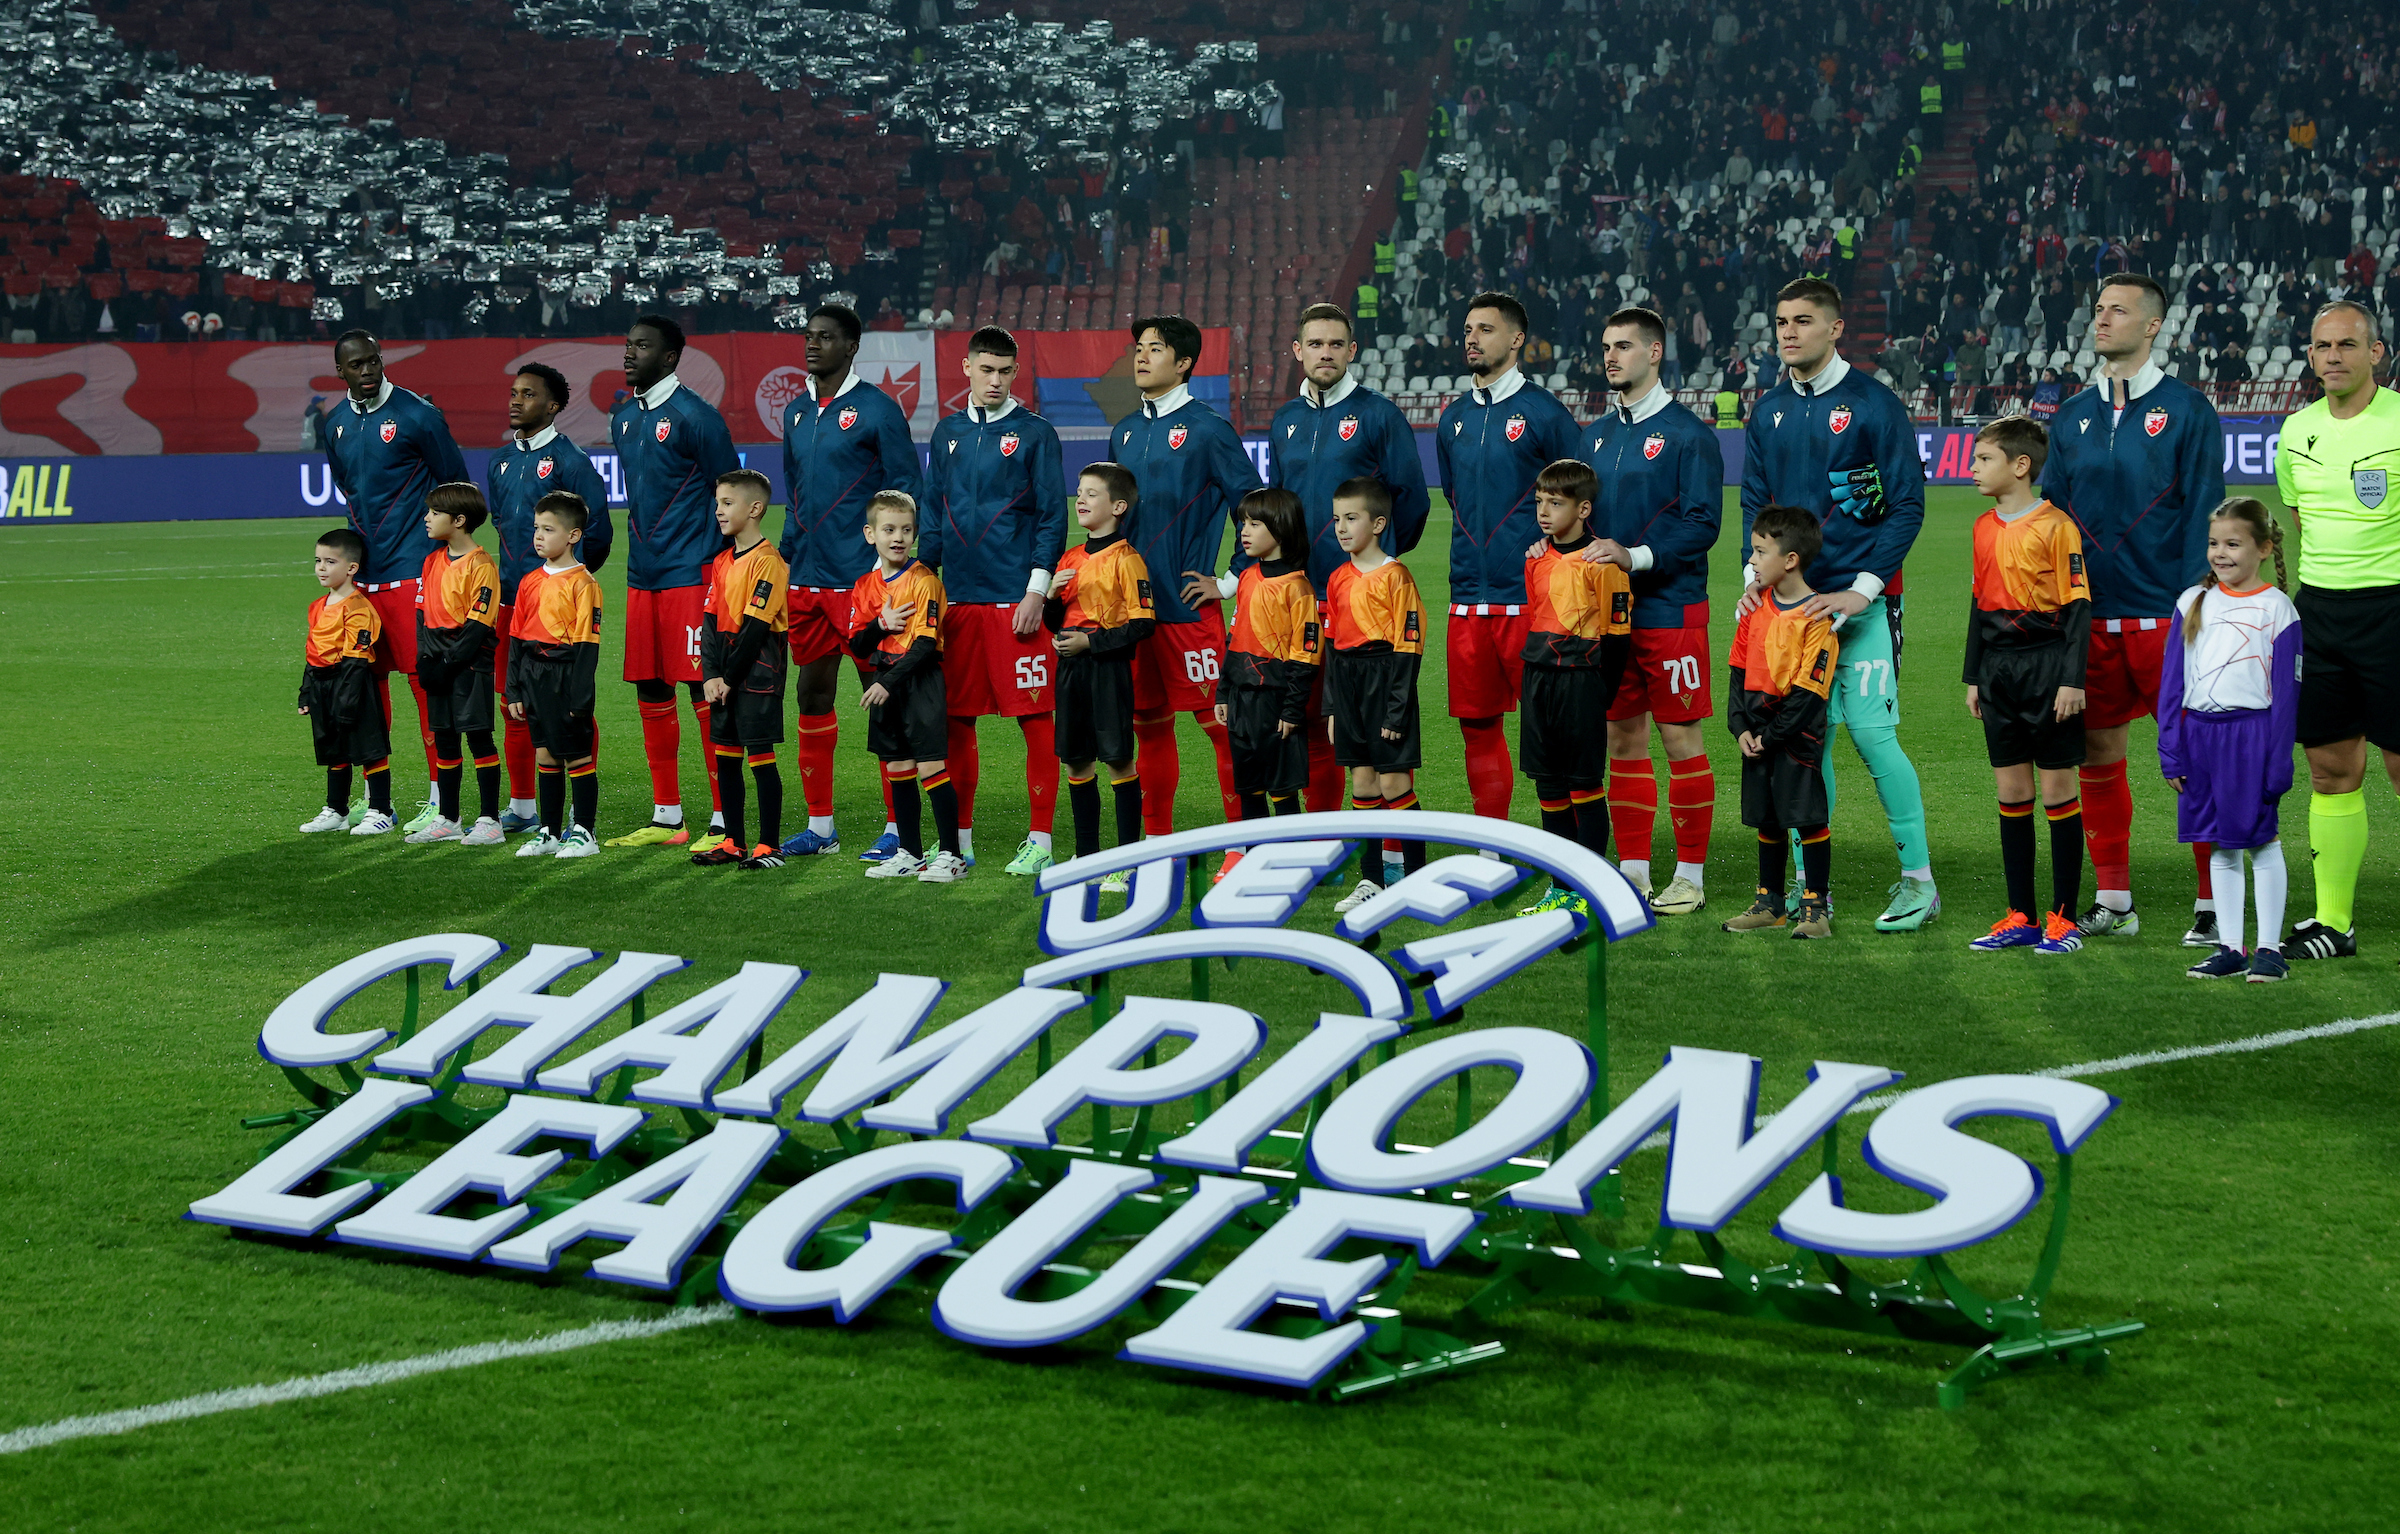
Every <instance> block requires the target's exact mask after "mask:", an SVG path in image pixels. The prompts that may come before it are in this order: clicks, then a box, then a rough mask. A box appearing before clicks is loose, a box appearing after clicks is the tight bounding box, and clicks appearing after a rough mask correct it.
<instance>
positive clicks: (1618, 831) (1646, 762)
mask: <svg viewBox="0 0 2400 1534" xmlns="http://www.w3.org/2000/svg"><path fill="white" fill-rule="evenodd" d="M1657 824H1658V774H1657V772H1656V770H1655V769H1654V768H1652V767H1651V765H1650V758H1648V757H1646V756H1612V757H1610V758H1609V759H1608V825H1609V830H1610V831H1612V832H1613V833H1615V835H1616V838H1617V858H1618V860H1619V861H1620V862H1622V861H1623V860H1625V859H1627V858H1631V859H1633V860H1634V861H1635V862H1637V863H1647V862H1649V861H1650V836H1651V832H1652V831H1653V830H1654V829H1655V828H1656V826H1657Z"/></svg>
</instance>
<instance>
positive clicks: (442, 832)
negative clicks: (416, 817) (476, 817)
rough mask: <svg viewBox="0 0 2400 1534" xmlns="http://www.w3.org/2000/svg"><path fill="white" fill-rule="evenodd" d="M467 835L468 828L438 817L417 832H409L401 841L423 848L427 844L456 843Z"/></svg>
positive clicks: (420, 827)
mask: <svg viewBox="0 0 2400 1534" xmlns="http://www.w3.org/2000/svg"><path fill="white" fill-rule="evenodd" d="M466 834H467V832H466V828H465V827H464V826H461V825H460V824H459V823H458V822H457V821H455V820H449V819H445V818H444V817H442V816H440V815H436V816H434V817H433V819H432V820H431V821H429V822H427V823H426V824H425V825H422V826H419V827H418V828H417V829H416V830H414V831H411V832H409V833H408V834H407V835H406V836H403V837H401V838H400V839H401V840H402V841H404V842H408V843H410V844H412V845H415V846H419V847H422V846H424V845H425V844H426V843H427V842H454V841H457V840H459V839H460V838H461V837H463V836H465V835H466Z"/></svg>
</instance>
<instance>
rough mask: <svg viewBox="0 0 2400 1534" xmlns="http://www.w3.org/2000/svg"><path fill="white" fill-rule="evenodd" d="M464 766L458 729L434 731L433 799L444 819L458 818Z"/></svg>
mask: <svg viewBox="0 0 2400 1534" xmlns="http://www.w3.org/2000/svg"><path fill="white" fill-rule="evenodd" d="M461 766H462V763H461V760H460V757H459V740H458V731H456V730H436V731H434V732H433V799H434V803H435V804H436V805H437V806H438V807H439V808H440V810H441V814H442V818H443V819H444V820H456V819H458V779H459V771H460V768H461Z"/></svg>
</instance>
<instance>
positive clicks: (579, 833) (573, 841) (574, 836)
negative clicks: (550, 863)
mask: <svg viewBox="0 0 2400 1534" xmlns="http://www.w3.org/2000/svg"><path fill="white" fill-rule="evenodd" d="M599 851H600V843H599V841H598V839H597V838H595V837H594V836H593V835H592V832H591V828H590V827H588V826H574V827H570V828H569V829H568V831H567V839H566V840H565V841H562V842H560V843H559V844H558V851H556V852H554V853H552V854H551V856H553V857H561V858H588V857H593V856H595V855H597V854H598V853H599Z"/></svg>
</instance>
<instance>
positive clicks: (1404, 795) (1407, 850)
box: [1383, 786, 1425, 875]
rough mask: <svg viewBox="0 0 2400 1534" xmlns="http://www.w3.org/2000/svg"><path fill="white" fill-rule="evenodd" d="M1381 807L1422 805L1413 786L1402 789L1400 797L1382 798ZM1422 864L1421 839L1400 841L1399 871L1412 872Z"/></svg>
mask: <svg viewBox="0 0 2400 1534" xmlns="http://www.w3.org/2000/svg"><path fill="white" fill-rule="evenodd" d="M1383 807H1384V808H1385V809H1387V810H1414V809H1422V808H1423V806H1422V805H1420V804H1418V803H1417V791H1416V789H1415V787H1413V786H1411V787H1409V788H1407V789H1404V790H1402V792H1401V794H1400V797H1399V798H1397V799H1386V800H1384V801H1383ZM1424 866H1425V844H1424V843H1423V842H1422V841H1404V842H1402V843H1401V844H1400V871H1401V873H1402V874H1404V875H1405V874H1413V873H1415V872H1416V871H1417V870H1418V869H1420V868H1423V867H1424Z"/></svg>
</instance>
